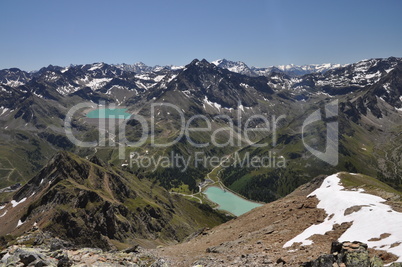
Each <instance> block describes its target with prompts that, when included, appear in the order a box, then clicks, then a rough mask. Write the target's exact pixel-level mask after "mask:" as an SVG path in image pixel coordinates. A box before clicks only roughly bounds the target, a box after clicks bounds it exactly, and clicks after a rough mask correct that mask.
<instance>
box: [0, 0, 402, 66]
mask: <svg viewBox="0 0 402 267" xmlns="http://www.w3.org/2000/svg"><path fill="white" fill-rule="evenodd" d="M0 10H1V16H0V35H1V37H0V51H1V52H0V69H3V68H11V67H18V68H21V69H24V70H36V69H39V68H41V67H43V66H47V65H49V64H52V65H60V66H66V65H69V64H84V63H93V62H106V63H123V62H124V63H135V62H138V61H142V62H144V63H146V64H148V65H156V64H159V65H170V64H173V65H184V64H187V63H189V62H191V60H192V59H194V58H198V59H202V58H205V59H207V60H209V61H212V60H215V59H219V58H227V59H230V60H240V61H244V62H245V63H247V64H248V65H250V66H261V67H263V66H270V65H279V64H290V63H293V64H298V65H301V64H310V63H327V62H332V63H351V62H356V61H359V60H362V59H366V58H373V57H389V56H396V57H401V56H402V16H401V14H402V1H399V0H389V1H371V0H364V1H361V0H356V1H350V0H348V1H344V0H336V1H335V0H333V1H327V0H320V1H308V0H306V1H300V0H298V1H289V0H281V1H279V0H278V1H269V0H267V1H258V0H256V1H236V0H230V1H223V0H222V1H217V0H215V1H208V0H206V1H195V0H194V1H192V0H186V1H173V0H171V1H166V0H165V1H128V0H127V1H123V0H116V1H102V0H81V1H76V0H69V1H44V0H43V1H39V0H38V1H28V0H27V1H21V0H2V1H1V2H0Z"/></svg>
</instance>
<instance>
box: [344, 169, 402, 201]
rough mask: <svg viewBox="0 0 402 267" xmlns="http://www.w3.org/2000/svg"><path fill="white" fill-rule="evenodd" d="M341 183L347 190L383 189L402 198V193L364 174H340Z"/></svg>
mask: <svg viewBox="0 0 402 267" xmlns="http://www.w3.org/2000/svg"><path fill="white" fill-rule="evenodd" d="M339 177H340V178H341V183H342V185H343V186H344V187H346V188H363V189H367V190H376V189H381V190H383V191H385V192H388V193H392V194H396V195H399V196H402V193H401V192H399V191H397V190H396V189H394V188H392V187H391V186H389V185H387V184H385V183H383V182H381V181H379V180H377V179H375V178H373V177H370V176H367V175H364V174H350V173H347V172H341V173H339Z"/></svg>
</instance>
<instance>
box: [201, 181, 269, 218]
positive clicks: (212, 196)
mask: <svg viewBox="0 0 402 267" xmlns="http://www.w3.org/2000/svg"><path fill="white" fill-rule="evenodd" d="M204 194H205V195H206V196H207V197H208V199H209V200H211V201H213V202H215V203H216V204H218V205H219V207H218V208H219V209H222V210H226V211H229V212H231V213H233V214H234V215H236V216H240V215H242V214H244V213H246V212H248V211H250V210H252V209H254V208H256V207H260V206H262V204H259V203H255V202H251V201H248V200H245V199H243V198H241V197H239V196H236V195H235V194H233V193H231V192H228V191H223V190H222V189H221V188H220V187H216V186H211V187H208V188H207V189H206V190H205V191H204Z"/></svg>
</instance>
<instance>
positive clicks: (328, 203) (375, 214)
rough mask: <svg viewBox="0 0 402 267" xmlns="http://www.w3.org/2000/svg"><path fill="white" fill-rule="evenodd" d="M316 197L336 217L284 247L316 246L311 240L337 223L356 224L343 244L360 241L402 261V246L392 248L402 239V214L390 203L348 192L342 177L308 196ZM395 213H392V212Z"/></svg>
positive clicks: (330, 179) (361, 192) (334, 177)
mask: <svg viewBox="0 0 402 267" xmlns="http://www.w3.org/2000/svg"><path fill="white" fill-rule="evenodd" d="M310 196H316V197H317V198H318V200H319V201H320V202H319V203H318V205H317V208H319V209H324V210H325V212H326V213H327V214H328V215H329V214H334V215H333V216H327V218H326V219H325V220H324V222H323V223H321V224H315V225H311V226H310V227H309V228H307V229H306V230H304V231H303V232H302V233H301V234H299V235H298V236H296V237H295V238H293V239H291V240H289V241H288V242H286V244H285V245H284V246H283V247H289V246H291V245H292V244H293V243H297V242H300V243H302V244H303V245H311V244H312V243H313V241H312V240H309V238H310V237H311V236H313V235H315V234H319V235H324V234H325V233H326V232H328V231H331V230H332V228H333V226H334V225H335V224H342V223H344V222H352V223H353V224H352V226H351V227H349V229H347V230H346V231H345V232H344V233H343V234H342V236H341V237H340V238H339V241H347V240H349V241H350V240H359V241H361V242H364V243H367V245H368V246H369V247H371V248H377V249H380V248H381V250H386V251H388V252H389V253H393V254H395V255H396V256H398V257H399V259H398V261H400V260H401V259H402V246H396V247H392V248H391V245H392V244H394V243H397V242H400V240H402V227H401V225H402V213H400V212H397V211H394V210H392V208H391V207H390V206H388V205H386V204H383V203H384V202H385V201H386V200H385V199H383V198H381V197H378V196H374V195H371V194H367V193H364V190H363V189H360V190H358V191H347V190H345V188H344V187H343V186H342V185H341V184H340V179H339V177H338V174H334V175H331V176H328V177H327V178H325V180H324V181H323V183H322V185H321V187H320V188H318V189H316V190H315V191H314V192H312V193H311V194H310V195H308V197H310ZM354 206H360V207H361V208H360V210H358V211H355V212H352V213H350V214H348V215H345V211H346V209H348V208H351V207H354ZM390 211H391V212H390ZM384 233H389V234H390V236H388V237H386V238H384V239H381V240H378V241H369V240H372V239H373V238H379V237H380V236H381V235H382V234H384Z"/></svg>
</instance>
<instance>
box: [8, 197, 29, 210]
mask: <svg viewBox="0 0 402 267" xmlns="http://www.w3.org/2000/svg"><path fill="white" fill-rule="evenodd" d="M26 200H27V198H26V197H24V198H23V199H21V200H20V201H18V202H17V201H15V200H12V201H11V207H12V208H14V207H16V206H18V205H19V204H21V203H23V202H25V201H26Z"/></svg>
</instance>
